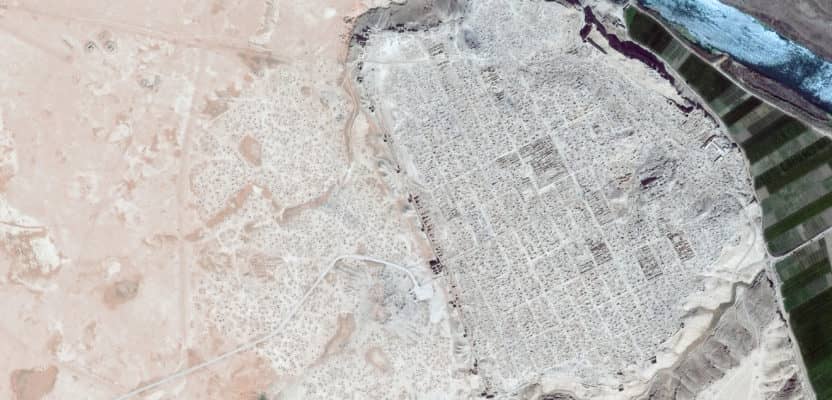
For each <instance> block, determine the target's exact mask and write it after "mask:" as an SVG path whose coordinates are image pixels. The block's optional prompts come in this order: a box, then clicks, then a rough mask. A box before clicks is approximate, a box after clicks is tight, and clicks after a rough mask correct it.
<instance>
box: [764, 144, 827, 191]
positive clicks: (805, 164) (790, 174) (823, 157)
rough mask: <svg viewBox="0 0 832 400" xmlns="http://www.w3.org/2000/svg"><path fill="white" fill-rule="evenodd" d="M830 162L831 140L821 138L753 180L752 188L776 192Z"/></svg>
mask: <svg viewBox="0 0 832 400" xmlns="http://www.w3.org/2000/svg"><path fill="white" fill-rule="evenodd" d="M830 160H832V140H830V139H829V138H827V137H822V138H820V139H818V140H816V141H815V142H814V143H812V144H810V145H809V146H806V147H805V148H803V150H800V151H799V152H797V154H795V155H793V156H791V157H789V158H787V159H785V160H783V162H781V163H780V164H778V165H776V166H774V167H771V168H770V169H768V170H767V171H766V172H763V173H762V174H760V175H758V176H757V177H756V178H754V186H756V187H763V186H765V187H766V189H768V191H769V193H773V192H776V191H777V190H779V189H780V188H782V187H783V186H785V185H787V184H789V182H792V181H794V180H795V179H797V178H800V177H801V176H803V175H806V174H807V173H809V172H810V171H812V170H814V169H815V168H817V167H818V166H820V165H821V164H824V163H827V162H829V161H830Z"/></svg>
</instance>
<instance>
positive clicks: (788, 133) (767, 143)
mask: <svg viewBox="0 0 832 400" xmlns="http://www.w3.org/2000/svg"><path fill="white" fill-rule="evenodd" d="M807 129H808V128H807V127H806V125H803V124H802V123H801V122H800V121H798V120H796V119H794V118H791V117H788V116H783V117H782V118H779V119H778V120H777V121H775V123H773V124H772V125H771V127H770V129H769V130H768V131H766V133H765V134H759V135H755V136H751V137H750V138H749V139H748V140H746V141H745V142H743V143H742V147H743V149H745V155H746V156H747V157H748V161H750V162H752V163H754V162H756V161H757V160H760V159H762V158H763V157H765V156H767V155H769V154H771V153H773V152H774V151H775V150H777V149H779V148H780V147H781V146H782V145H784V144H786V142H788V141H790V140H792V139H794V138H796V137H798V136H799V135H800V134H801V133H803V132H805V131H806V130H807Z"/></svg>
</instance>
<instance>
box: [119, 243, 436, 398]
mask: <svg viewBox="0 0 832 400" xmlns="http://www.w3.org/2000/svg"><path fill="white" fill-rule="evenodd" d="M342 260H356V261H364V262H369V263H374V264H381V265H383V266H385V267H391V268H394V269H397V270H399V271H402V272H404V273H405V274H406V275H407V277H408V278H409V279H410V281H411V283H413V289H412V290H411V292H412V293H414V292H416V291H418V290H419V289H420V288H421V286H420V285H419V282H418V280H417V279H416V276H415V275H413V273H412V272H411V271H410V270H408V269H407V268H405V267H403V266H401V265H398V264H395V263H392V262H389V261H384V260H381V259H378V258H375V257H369V256H362V255H356V254H348V255H342V256H338V257H336V258H335V259H333V260H332V262H331V263H330V264H329V266H328V267H327V268H326V269H325V270H324V271H323V272H321V274H320V275H319V276H318V279H317V280H315V283H313V284H312V286H311V287H310V288H309V290H307V291H306V293H304V295H303V297H301V299H300V300H299V301H298V302H297V303H295V305H294V307H292V309H291V311H290V312H289V314H288V315H286V317H284V318H283V320H281V321H280V323H279V324H278V326H277V328H275V329H274V330H272V331H271V332H269V333H267V334H265V335H263V336H261V337H260V338H257V339H253V340H251V341H249V342H246V343H243V344H241V345H239V346H237V347H236V348H235V349H233V350H230V351H228V352H225V353H223V354H220V355H218V356H216V357H214V358H212V359H210V360H207V361H204V362H201V363H199V364H196V365H193V366H191V367H188V368H185V369H182V370H179V371H177V372H174V373H172V374H170V375H168V376H166V377H164V378H161V379H159V380H157V381H156V382H153V383H150V384H147V385H144V386H140V387H138V388H136V389H134V390H132V391H130V392H128V393H125V394H123V395H121V396H119V397H117V398H116V399H115V400H126V399H129V398H132V397H134V396H136V395H138V394H141V393H144V392H146V391H148V390H151V389H154V388H157V387H159V386H162V385H164V384H167V383H170V382H172V381H174V380H177V379H179V378H184V377H186V376H188V375H190V374H193V373H194V372H197V371H199V370H202V369H204V368H207V367H210V366H212V365H214V364H218V363H220V362H222V361H223V360H225V359H227V358H230V357H232V356H234V355H237V354H239V353H242V352H245V351H248V350H251V349H254V348H255V347H257V346H259V345H261V344H263V343H266V342H268V341H269V340H271V339H273V338H275V337H277V336H278V335H280V334H281V333H283V332H285V331H284V327H285V326H286V324H288V323H289V322H290V321H291V320H292V319H293V318H294V316H295V315H296V314H297V313H298V312H299V311H300V310H301V309H302V307H303V305H304V303H306V300H307V299H309V296H311V295H312V292H314V291H315V289H316V288H317V287H318V285H320V284H321V282H323V280H324V278H326V276H327V275H329V273H330V272H332V270H333V269H334V268H335V266H336V265H337V264H338V262H339V261H342Z"/></svg>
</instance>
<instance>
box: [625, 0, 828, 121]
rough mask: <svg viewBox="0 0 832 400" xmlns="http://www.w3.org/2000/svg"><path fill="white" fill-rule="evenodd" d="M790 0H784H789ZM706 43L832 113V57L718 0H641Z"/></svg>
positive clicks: (693, 37)
mask: <svg viewBox="0 0 832 400" xmlns="http://www.w3.org/2000/svg"><path fill="white" fill-rule="evenodd" d="M784 1H785V0H784ZM639 3H641V4H642V5H644V6H646V7H649V8H651V9H653V10H655V11H657V12H658V13H659V14H661V16H662V17H663V18H664V19H665V20H667V21H669V22H671V23H672V24H675V25H677V26H679V27H683V28H685V29H687V31H688V32H689V33H690V35H691V36H692V39H694V40H695V41H697V42H698V43H699V44H700V45H702V46H703V47H706V48H709V49H712V50H717V51H720V52H723V53H727V54H730V55H731V56H733V57H734V58H735V59H736V60H738V61H740V62H741V63H743V64H745V65H746V66H748V67H750V68H752V69H754V70H756V71H758V72H760V73H762V74H764V75H766V76H768V77H770V78H773V79H775V80H777V81H779V82H781V83H783V84H785V85H787V86H789V87H791V88H793V89H795V90H797V91H798V92H800V93H801V94H802V95H803V96H805V97H806V98H807V99H809V100H810V101H812V102H813V103H815V104H817V105H818V106H820V107H821V108H823V109H824V110H826V111H828V112H832V62H830V61H828V60H825V59H823V58H821V57H819V56H817V55H815V54H814V53H812V52H811V51H810V50H809V49H807V48H805V47H803V46H801V45H799V44H797V43H795V42H792V41H790V40H788V39H786V38H784V37H782V36H780V35H779V34H778V33H777V32H775V31H773V30H771V29H769V28H768V27H767V26H765V25H764V24H762V23H761V22H760V21H758V20H757V19H756V18H754V17H752V16H750V15H748V14H745V13H743V12H742V11H740V10H737V9H736V8H734V7H731V6H728V5H726V4H723V3H721V2H720V1H719V0H639Z"/></svg>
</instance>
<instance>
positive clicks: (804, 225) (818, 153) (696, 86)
mask: <svg viewBox="0 0 832 400" xmlns="http://www.w3.org/2000/svg"><path fill="white" fill-rule="evenodd" d="M626 20H627V28H628V32H630V37H631V38H633V39H634V40H635V41H636V42H638V43H641V44H643V45H645V46H646V47H648V48H650V49H651V50H653V51H654V52H655V53H657V54H658V55H659V56H661V57H662V58H663V59H664V60H665V61H668V62H669V63H670V64H671V67H677V68H676V70H677V73H678V74H679V75H681V76H682V77H683V78H684V80H685V81H686V82H687V83H688V85H689V86H690V87H691V88H692V89H693V90H695V91H696V92H697V93H698V94H699V95H700V97H701V98H702V99H703V100H704V101H705V102H707V103H708V106H709V107H710V108H711V109H712V110H714V111H715V112H716V113H717V114H718V115H719V116H720V119H721V120H722V122H723V123H724V124H725V126H726V127H727V128H728V130H729V132H730V133H731V135H732V136H733V137H734V140H736V141H737V142H739V144H740V147H741V148H742V150H743V153H744V154H745V156H746V158H747V159H748V160H749V164H750V165H752V173H753V174H752V178H753V182H754V187H755V190H756V192H757V195H758V198H759V199H760V202H761V205H762V209H763V221H764V222H765V225H764V226H765V229H764V235H763V236H764V238H765V240H766V244H767V246H768V248H769V250H770V252H771V253H773V254H775V255H782V254H787V253H789V252H790V251H792V250H794V249H795V248H797V247H799V246H801V245H804V244H805V243H806V242H807V241H808V240H812V239H813V238H814V236H815V235H818V234H820V233H821V232H823V231H825V230H826V229H829V228H830V227H832V172H830V169H829V168H830V167H832V140H830V139H829V138H826V137H824V136H821V135H820V134H818V133H817V132H816V131H814V130H812V129H810V128H809V127H808V126H806V125H805V124H803V123H801V122H800V121H798V120H796V119H795V118H793V117H791V116H788V115H785V114H784V113H782V112H780V111H779V110H777V109H775V108H774V107H772V106H770V105H768V104H766V103H765V102H763V101H762V100H760V99H759V98H757V97H755V96H753V95H750V94H748V95H747V94H746V93H745V92H744V89H742V88H740V87H738V86H736V85H735V84H734V83H733V82H731V81H730V80H729V79H728V78H726V77H725V76H724V75H723V74H722V73H721V72H720V71H718V70H717V69H716V68H714V67H712V66H711V65H710V64H708V63H707V62H706V61H703V60H702V59H701V58H699V57H698V56H697V55H696V54H692V53H690V52H689V51H685V52H684V53H680V52H679V47H682V46H676V45H677V44H678V41H677V40H675V39H672V37H671V35H670V34H669V33H668V32H667V31H666V30H665V28H664V27H663V26H661V25H660V24H659V23H658V22H656V21H655V20H654V19H653V18H652V17H651V16H649V15H647V14H644V13H642V12H641V11H639V10H637V9H636V8H635V7H629V8H628V9H627V11H626ZM651 35H656V36H660V37H658V38H657V37H653V36H651ZM666 37H671V39H672V40H670V41H668V40H667V38H666ZM666 48H668V49H670V50H668V51H665V49H666ZM685 50H686V49H685ZM669 53H672V54H673V58H672V59H669V58H668V56H667V54H669ZM826 240H827V239H826V238H822V239H820V240H816V241H814V242H811V243H808V244H805V245H804V246H803V247H802V248H800V249H799V250H797V251H794V252H793V253H791V254H789V255H788V256H787V257H785V258H784V259H782V260H780V261H779V262H777V264H776V265H775V269H776V271H777V274H778V276H779V277H780V281H781V282H782V285H781V287H780V291H781V293H782V295H783V306H784V308H785V309H786V311H787V312H788V313H789V322H790V327H791V329H792V331H793V332H794V335H795V338H796V339H797V343H798V346H799V347H800V352H801V354H802V355H803V360H804V362H805V363H806V368H807V371H808V373H809V380H810V381H811V384H812V386H813V387H814V389H815V392H816V393H817V396H818V398H819V399H832V312H830V310H832V264H830V260H829V254H827V246H826Z"/></svg>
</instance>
